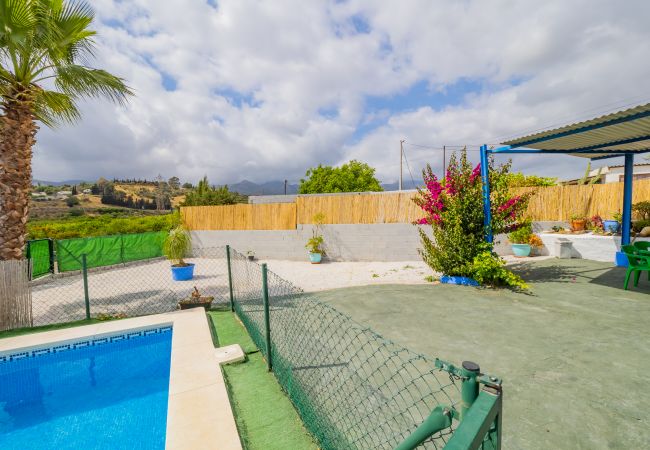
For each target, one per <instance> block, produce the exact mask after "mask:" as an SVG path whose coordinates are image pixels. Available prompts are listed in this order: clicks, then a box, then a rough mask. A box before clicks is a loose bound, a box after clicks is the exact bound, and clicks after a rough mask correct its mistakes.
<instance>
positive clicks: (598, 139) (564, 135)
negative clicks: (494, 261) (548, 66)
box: [481, 103, 650, 261]
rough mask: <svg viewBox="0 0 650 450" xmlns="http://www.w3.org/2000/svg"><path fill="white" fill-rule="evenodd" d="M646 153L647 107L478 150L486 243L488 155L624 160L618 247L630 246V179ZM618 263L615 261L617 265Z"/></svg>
mask: <svg viewBox="0 0 650 450" xmlns="http://www.w3.org/2000/svg"><path fill="white" fill-rule="evenodd" d="M646 152H650V103H647V104H645V105H639V106H636V107H634V108H630V109H626V110H623V111H618V112H615V113H612V114H607V115H605V116H601V117H596V118H594V119H591V120H587V121H584V122H579V123H574V124H571V125H566V126H563V127H560V128H556V129H553V130H547V131H542V132H540V133H535V134H531V135H529V136H524V137H521V138H517V139H512V140H509V141H506V142H503V143H502V146H500V147H497V148H493V149H488V146H487V145H482V146H481V177H482V179H483V212H484V216H485V228H486V240H487V241H488V242H492V240H493V236H492V230H491V227H490V224H491V223H492V217H491V209H490V185H489V182H488V155H489V154H491V153H492V154H550V155H571V156H578V157H582V158H589V159H592V160H597V159H605V158H615V157H618V156H623V157H624V158H625V172H624V173H625V175H624V178H623V219H622V221H623V229H622V233H621V244H622V245H625V244H629V243H630V231H631V230H630V223H631V220H632V178H633V170H634V155H637V154H641V153H646ZM618 260H619V259H618V258H617V261H618Z"/></svg>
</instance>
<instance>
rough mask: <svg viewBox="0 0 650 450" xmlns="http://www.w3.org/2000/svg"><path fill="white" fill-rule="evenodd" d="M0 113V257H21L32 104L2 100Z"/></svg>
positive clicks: (28, 182)
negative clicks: (0, 111)
mask: <svg viewBox="0 0 650 450" xmlns="http://www.w3.org/2000/svg"><path fill="white" fill-rule="evenodd" d="M3 106H4V115H3V116H2V117H0V260H11V259H20V258H22V257H23V249H24V247H25V236H26V234H27V215H28V213H29V196H30V191H31V184H32V146H33V145H34V143H35V142H36V139H35V136H36V131H37V130H38V127H37V126H36V122H35V121H34V115H33V114H32V112H31V109H32V108H31V104H29V102H24V101H22V102H21V101H19V100H18V101H10V102H5V104H4V105H3Z"/></svg>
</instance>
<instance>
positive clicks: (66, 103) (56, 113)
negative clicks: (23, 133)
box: [34, 90, 81, 128]
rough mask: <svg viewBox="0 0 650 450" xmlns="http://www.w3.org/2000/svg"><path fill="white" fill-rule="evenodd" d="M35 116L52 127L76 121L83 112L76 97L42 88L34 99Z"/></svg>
mask: <svg viewBox="0 0 650 450" xmlns="http://www.w3.org/2000/svg"><path fill="white" fill-rule="evenodd" d="M34 116H36V118H37V119H38V120H40V121H41V122H43V123H44V124H45V125H47V126H48V127H50V128H56V127H58V126H59V125H60V124H61V123H64V122H65V123H74V122H75V121H77V120H78V119H79V118H80V117H81V114H80V113H79V109H77V105H76V104H75V102H74V99H73V98H72V97H70V96H69V95H67V94H64V93H61V92H56V91H46V90H41V91H39V93H38V94H37V95H36V98H35V101H34Z"/></svg>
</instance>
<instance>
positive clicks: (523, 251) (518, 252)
mask: <svg viewBox="0 0 650 450" xmlns="http://www.w3.org/2000/svg"><path fill="white" fill-rule="evenodd" d="M512 254H513V255H515V256H518V257H524V256H529V255H530V244H512Z"/></svg>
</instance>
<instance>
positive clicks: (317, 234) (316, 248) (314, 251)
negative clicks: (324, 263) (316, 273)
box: [305, 213, 325, 264]
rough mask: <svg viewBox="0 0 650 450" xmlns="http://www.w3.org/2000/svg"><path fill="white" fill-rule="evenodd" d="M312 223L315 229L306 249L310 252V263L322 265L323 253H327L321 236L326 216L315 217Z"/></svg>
mask: <svg viewBox="0 0 650 450" xmlns="http://www.w3.org/2000/svg"><path fill="white" fill-rule="evenodd" d="M312 222H313V223H314V228H313V229H312V235H311V237H310V238H309V240H308V241H307V245H305V248H306V249H307V250H308V251H309V262H311V263H312V264H320V262H321V260H322V258H323V253H325V252H324V251H323V242H324V239H323V235H322V234H321V227H322V225H323V223H324V222H325V215H324V214H323V213H318V214H316V215H314V217H313V218H312Z"/></svg>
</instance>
